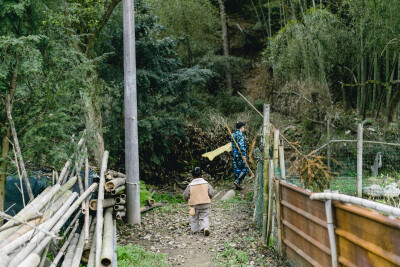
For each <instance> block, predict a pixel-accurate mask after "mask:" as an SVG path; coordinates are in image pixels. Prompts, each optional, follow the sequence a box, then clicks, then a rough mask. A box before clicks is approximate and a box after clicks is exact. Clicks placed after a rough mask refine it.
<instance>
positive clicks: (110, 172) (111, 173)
mask: <svg viewBox="0 0 400 267" xmlns="http://www.w3.org/2000/svg"><path fill="white" fill-rule="evenodd" d="M107 174H110V175H111V176H113V177H121V178H126V175H125V174H123V173H122V172H117V171H113V170H108V171H107Z"/></svg>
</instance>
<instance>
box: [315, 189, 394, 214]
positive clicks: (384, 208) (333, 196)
mask: <svg viewBox="0 0 400 267" xmlns="http://www.w3.org/2000/svg"><path fill="white" fill-rule="evenodd" d="M310 199H312V200H327V199H328V200H336V201H341V202H344V203H350V204H355V205H358V206H362V207H365V208H368V209H374V210H376V211H379V212H383V213H387V214H391V215H394V216H400V208H396V207H392V206H389V205H385V204H381V203H378V202H375V201H372V200H368V199H364V198H360V197H352V196H348V195H343V194H337V193H314V194H312V195H311V196H310Z"/></svg>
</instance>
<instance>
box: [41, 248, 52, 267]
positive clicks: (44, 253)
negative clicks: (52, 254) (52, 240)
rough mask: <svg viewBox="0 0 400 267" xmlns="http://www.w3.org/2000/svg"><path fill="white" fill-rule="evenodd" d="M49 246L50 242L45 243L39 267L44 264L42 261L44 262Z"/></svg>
mask: <svg viewBox="0 0 400 267" xmlns="http://www.w3.org/2000/svg"><path fill="white" fill-rule="evenodd" d="M49 247H50V244H49V245H47V247H46V249H45V250H44V252H43V254H42V258H41V259H40V263H39V267H43V266H44V263H45V262H46V258H47V253H48V252H49Z"/></svg>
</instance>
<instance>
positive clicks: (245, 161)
mask: <svg viewBox="0 0 400 267" xmlns="http://www.w3.org/2000/svg"><path fill="white" fill-rule="evenodd" d="M225 126H226V129H228V132H229V134H230V135H231V138H232V140H233V142H234V143H235V145H236V147H237V149H238V150H239V152H240V155H241V156H242V158H243V154H242V151H241V150H240V147H239V145H238V144H237V142H236V140H235V138H234V137H233V134H232V132H231V129H230V128H229V126H228V124H227V123H225ZM243 161H244V163H245V164H246V166H247V168H249V171H250V173H251V178H253V177H254V173H253V171H252V170H251V169H250V166H249V164H248V163H247V160H246V158H244V159H243Z"/></svg>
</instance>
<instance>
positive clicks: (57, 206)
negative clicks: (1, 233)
mask: <svg viewBox="0 0 400 267" xmlns="http://www.w3.org/2000/svg"><path fill="white" fill-rule="evenodd" d="M71 194H72V192H71V191H67V192H65V193H64V194H63V195H62V196H61V197H60V198H58V199H57V201H56V202H54V203H49V204H52V205H51V206H50V205H49V206H50V207H49V209H47V210H46V211H45V212H44V214H43V216H42V218H41V219H36V220H35V221H33V222H31V223H30V224H33V225H39V224H42V223H44V222H46V221H48V220H49V219H50V218H51V217H52V216H53V215H54V213H56V212H57V211H58V210H59V209H60V208H61V207H62V205H64V203H65V202H66V201H67V200H68V199H69V197H70V196H71ZM71 203H72V202H71ZM31 229H32V227H30V226H27V225H24V226H22V227H20V228H19V229H18V230H17V231H16V232H14V233H13V234H12V235H11V236H9V237H8V238H7V240H6V241H5V243H6V244H9V243H10V242H12V241H14V240H15V239H17V238H19V237H20V236H22V235H24V234H25V233H27V232H29V231H30V230H31ZM2 246H3V243H2V245H1V246H0V247H2Z"/></svg>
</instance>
